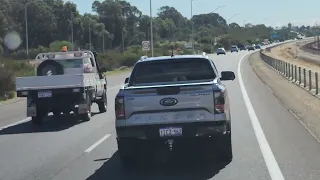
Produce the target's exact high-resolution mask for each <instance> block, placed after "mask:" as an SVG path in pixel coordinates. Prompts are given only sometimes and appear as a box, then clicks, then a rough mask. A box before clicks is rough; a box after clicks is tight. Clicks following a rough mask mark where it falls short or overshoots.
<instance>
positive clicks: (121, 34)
mask: <svg viewBox="0 0 320 180" xmlns="http://www.w3.org/2000/svg"><path fill="white" fill-rule="evenodd" d="M123 36H124V34H123V27H122V29H121V38H122V52H124V37H123Z"/></svg>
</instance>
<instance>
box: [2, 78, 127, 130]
mask: <svg viewBox="0 0 320 180" xmlns="http://www.w3.org/2000/svg"><path fill="white" fill-rule="evenodd" d="M121 86H122V84H119V85H116V86H113V87H111V88H109V89H107V91H112V90H114V89H116V88H118V87H121ZM28 121H31V117H27V118H25V119H22V120H20V121H18V122H14V123H12V124H9V125H6V126H2V127H0V131H2V130H4V129H7V128H9V127H12V126H16V125H19V124H22V123H26V122H28Z"/></svg>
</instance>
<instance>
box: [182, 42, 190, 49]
mask: <svg viewBox="0 0 320 180" xmlns="http://www.w3.org/2000/svg"><path fill="white" fill-rule="evenodd" d="M184 47H185V48H187V49H192V42H188V43H186V44H185V45H184Z"/></svg>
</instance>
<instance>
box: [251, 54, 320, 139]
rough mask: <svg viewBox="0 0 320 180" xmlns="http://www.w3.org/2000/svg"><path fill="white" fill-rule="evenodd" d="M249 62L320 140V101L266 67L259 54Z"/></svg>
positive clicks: (275, 93)
mask: <svg viewBox="0 0 320 180" xmlns="http://www.w3.org/2000/svg"><path fill="white" fill-rule="evenodd" d="M249 61H250V64H251V66H252V68H253V70H254V71H255V73H256V74H257V75H258V77H259V78H260V79H261V81H262V82H264V83H265V84H266V85H267V87H268V88H270V90H271V91H272V93H273V94H274V96H275V97H277V98H278V99H279V100H280V101H281V102H282V103H283V104H284V105H285V107H286V108H287V109H288V111H289V112H291V113H293V114H294V116H296V118H298V120H299V121H300V122H301V123H302V124H303V126H305V127H306V128H307V129H308V130H309V131H310V133H311V134H312V135H313V136H314V137H315V138H316V139H320V121H315V120H316V119H320V114H319V112H318V110H319V108H318V107H320V101H319V99H317V98H315V97H314V96H312V95H311V94H310V93H308V92H306V91H304V90H302V89H301V88H300V87H298V86H296V85H294V84H293V83H290V82H289V81H287V80H286V79H285V78H284V77H283V76H281V75H279V74H278V73H276V72H275V71H273V70H272V69H270V68H269V67H268V66H266V65H265V64H264V63H263V62H262V61H261V60H260V58H259V56H258V53H255V54H253V55H252V56H251V58H249Z"/></svg>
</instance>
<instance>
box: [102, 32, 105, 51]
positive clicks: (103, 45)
mask: <svg viewBox="0 0 320 180" xmlns="http://www.w3.org/2000/svg"><path fill="white" fill-rule="evenodd" d="M102 52H105V51H104V32H103V34H102Z"/></svg>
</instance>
